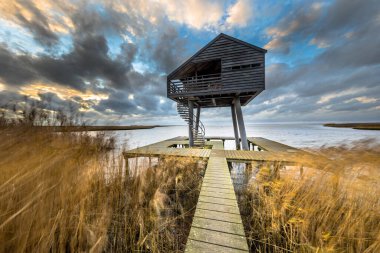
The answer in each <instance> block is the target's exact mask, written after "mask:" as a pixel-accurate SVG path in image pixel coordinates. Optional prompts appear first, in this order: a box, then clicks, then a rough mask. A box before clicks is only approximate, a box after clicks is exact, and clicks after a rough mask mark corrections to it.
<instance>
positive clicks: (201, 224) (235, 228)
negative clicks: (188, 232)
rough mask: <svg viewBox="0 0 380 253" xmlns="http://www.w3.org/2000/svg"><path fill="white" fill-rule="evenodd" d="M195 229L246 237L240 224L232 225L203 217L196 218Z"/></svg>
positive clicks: (194, 220) (193, 224) (194, 221)
mask: <svg viewBox="0 0 380 253" xmlns="http://www.w3.org/2000/svg"><path fill="white" fill-rule="evenodd" d="M192 226H193V227H197V228H203V229H208V230H214V231H219V232H225V233H230V234H235V235H241V236H245V233H244V228H243V226H242V224H240V223H231V222H225V221H217V220H210V219H205V218H201V217H195V218H194V219H193V223H192Z"/></svg>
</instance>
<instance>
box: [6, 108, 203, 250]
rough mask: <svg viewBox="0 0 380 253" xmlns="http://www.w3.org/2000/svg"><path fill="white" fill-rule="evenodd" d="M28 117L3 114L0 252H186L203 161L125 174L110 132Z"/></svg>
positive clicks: (163, 164)
mask: <svg viewBox="0 0 380 253" xmlns="http://www.w3.org/2000/svg"><path fill="white" fill-rule="evenodd" d="M24 114H25V115H24V116H22V117H18V118H16V119H13V120H8V119H6V118H4V117H0V118H1V120H0V122H1V124H2V126H1V128H0V140H1V142H0V252H79V251H81V252H103V251H110V252H132V251H133V252H136V251H138V252H178V251H181V250H183V248H184V243H185V241H186V237H187V234H188V231H189V224H190V223H191V219H192V215H193V212H194V206H195V203H196V200H197V196H198V194H199V188H200V182H201V178H202V176H201V174H202V170H203V167H202V166H203V165H202V164H199V163H198V162H197V161H195V160H191V159H177V160H173V159H171V160H170V159H166V160H161V161H160V162H159V163H158V164H157V165H156V166H152V167H151V168H144V169H140V170H139V173H136V174H130V173H126V170H125V166H123V165H124V160H123V157H122V155H121V154H119V153H116V152H115V151H109V149H110V146H112V144H113V142H112V141H110V140H108V139H107V138H105V137H104V135H96V136H93V135H89V134H87V133H55V132H53V131H49V130H47V129H41V128H35V127H33V125H36V124H35V123H36V121H38V122H39V123H38V124H37V125H46V124H45V123H43V122H42V123H41V122H40V120H41V114H39V113H38V111H37V113H35V112H33V115H32V116H30V115H28V113H27V112H24ZM42 116H43V115H42ZM59 117H60V119H64V121H65V120H66V119H67V118H66V117H62V116H59ZM58 125H61V124H59V123H58ZM62 125H64V124H62Z"/></svg>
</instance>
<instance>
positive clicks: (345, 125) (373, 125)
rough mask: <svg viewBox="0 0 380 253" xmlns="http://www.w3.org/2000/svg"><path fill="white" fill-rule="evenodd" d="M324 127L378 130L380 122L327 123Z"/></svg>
mask: <svg viewBox="0 0 380 253" xmlns="http://www.w3.org/2000/svg"><path fill="white" fill-rule="evenodd" d="M323 126H325V127H343V128H352V129H357V130H380V123H328V124H323Z"/></svg>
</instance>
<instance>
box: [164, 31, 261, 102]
mask: <svg viewBox="0 0 380 253" xmlns="http://www.w3.org/2000/svg"><path fill="white" fill-rule="evenodd" d="M265 53H266V50H264V49H261V48H258V47H256V46H253V45H251V44H248V43H246V42H243V41H240V40H237V39H235V38H232V37H230V36H227V35H224V34H221V35H219V36H218V37H217V38H215V39H214V40H213V41H211V42H210V43H209V44H208V45H207V46H205V47H204V48H202V49H201V50H200V51H198V52H197V53H196V54H195V55H194V56H193V57H192V58H190V59H189V60H188V61H187V62H186V63H184V64H183V65H181V66H180V67H179V68H177V69H176V70H175V71H173V72H172V73H171V74H170V75H169V76H168V96H169V97H170V98H172V99H174V100H176V97H199V98H202V97H204V98H206V96H207V99H209V98H210V97H214V96H216V95H229V96H231V97H234V96H236V94H241V93H245V94H247V93H250V94H251V95H252V97H254V96H256V95H257V94H258V93H260V92H261V91H263V90H264V89H265ZM216 63H217V64H218V65H216ZM213 66H214V67H213ZM208 70H210V71H209V72H208ZM218 73H219V75H220V77H219V79H216V80H217V81H213V82H212V83H210V82H209V81H208V80H207V78H208V77H207V74H212V75H215V74H216V75H218ZM205 75H206V76H205ZM189 77H195V78H196V81H195V82H194V83H191V82H190V81H188V78H189ZM183 78H184V79H183ZM182 80H185V81H182ZM173 81H174V83H175V84H176V85H177V86H178V87H179V88H178V87H177V88H174V89H173V87H169V86H175V85H174V84H173V83H172V82H173ZM189 87H190V88H189ZM219 106H220V105H219Z"/></svg>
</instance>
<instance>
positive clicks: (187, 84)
mask: <svg viewBox="0 0 380 253" xmlns="http://www.w3.org/2000/svg"><path fill="white" fill-rule="evenodd" d="M221 89H222V77H221V74H220V73H217V74H210V75H202V76H191V77H185V78H180V79H174V80H170V81H169V84H168V95H174V94H183V93H191V92H202V91H204V92H207V91H215V90H221Z"/></svg>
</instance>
